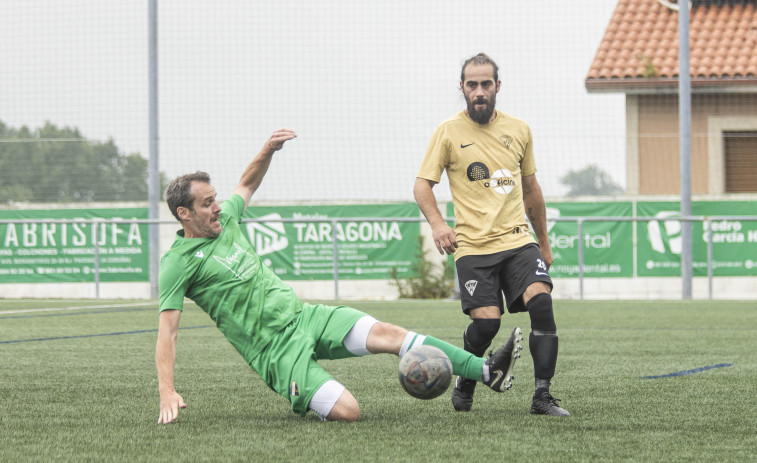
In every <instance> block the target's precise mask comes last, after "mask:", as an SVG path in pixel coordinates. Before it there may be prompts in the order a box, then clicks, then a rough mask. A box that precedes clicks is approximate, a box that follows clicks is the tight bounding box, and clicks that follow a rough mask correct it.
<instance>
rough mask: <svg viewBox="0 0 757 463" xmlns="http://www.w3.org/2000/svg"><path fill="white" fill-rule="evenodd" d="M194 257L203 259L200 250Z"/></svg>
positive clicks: (203, 255)
mask: <svg viewBox="0 0 757 463" xmlns="http://www.w3.org/2000/svg"><path fill="white" fill-rule="evenodd" d="M195 257H196V258H198V259H202V258H203V257H205V254H203V253H202V250H199V251H197V252H196V253H195Z"/></svg>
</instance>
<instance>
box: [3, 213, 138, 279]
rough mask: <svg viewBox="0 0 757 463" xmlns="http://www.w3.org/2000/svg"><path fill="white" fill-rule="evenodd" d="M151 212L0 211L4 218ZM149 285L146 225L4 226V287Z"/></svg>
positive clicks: (114, 216) (111, 216) (132, 216)
mask: <svg viewBox="0 0 757 463" xmlns="http://www.w3.org/2000/svg"><path fill="white" fill-rule="evenodd" d="M147 214H148V212H147V208H122V209H49V210H23V211H20V210H0V219H9V220H18V219H63V220H91V219H98V218H99V219H104V220H109V219H125V220H128V219H146V218H147ZM95 236H96V237H97V245H98V247H99V251H98V252H99V256H100V258H99V262H98V264H99V266H100V269H99V271H100V281H103V282H114V281H124V282H126V281H129V282H134V281H149V278H150V275H149V274H150V271H149V261H148V252H149V251H148V247H149V239H148V226H147V225H146V224H130V223H101V224H97V225H94V224H90V223H2V224H0V238H1V239H2V247H0V283H61V282H92V281H94V279H95V276H94V270H95V265H94V264H95V258H94V256H95V241H94V240H95V238H94V237H95Z"/></svg>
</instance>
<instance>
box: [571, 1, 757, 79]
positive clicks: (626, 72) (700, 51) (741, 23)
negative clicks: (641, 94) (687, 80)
mask: <svg viewBox="0 0 757 463" xmlns="http://www.w3.org/2000/svg"><path fill="white" fill-rule="evenodd" d="M690 19H691V22H690V25H689V38H690V58H689V60H690V65H691V74H692V76H693V77H695V78H697V77H698V78H704V79H706V80H707V83H710V84H711V83H713V82H718V81H729V80H733V78H740V79H742V81H743V80H744V79H746V81H747V82H746V83H747V84H750V85H757V9H756V8H755V2H754V1H749V0H742V1H739V0H721V1H713V0H709V1H708V0H694V1H693V7H692V9H691V12H690ZM677 77H678V13H677V12H675V11H673V10H671V9H669V8H667V7H665V6H664V5H662V4H661V3H660V2H659V1H658V0H618V4H617V6H616V7H615V11H614V13H613V15H612V17H611V18H610V22H609V25H608V26H607V30H606V31H605V35H604V38H603V39H602V42H601V43H600V45H599V47H598V50H597V53H596V55H595V56H594V60H593V62H592V63H591V66H590V68H589V72H588V74H587V77H586V85H587V87H590V86H591V85H592V84H596V83H600V82H599V81H603V80H612V81H615V82H617V84H618V85H620V86H623V85H625V84H627V83H629V82H632V81H639V79H650V78H655V79H658V80H660V79H662V80H665V79H668V80H670V79H677ZM742 83H744V82H742Z"/></svg>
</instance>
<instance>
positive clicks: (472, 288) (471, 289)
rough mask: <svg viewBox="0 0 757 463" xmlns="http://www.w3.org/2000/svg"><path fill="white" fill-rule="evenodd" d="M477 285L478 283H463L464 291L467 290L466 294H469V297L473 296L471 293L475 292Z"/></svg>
mask: <svg viewBox="0 0 757 463" xmlns="http://www.w3.org/2000/svg"><path fill="white" fill-rule="evenodd" d="M477 285H478V281H476V280H468V281H466V282H465V289H467V290H468V293H470V295H471V296H473V292H474V291H475V290H476V286H477Z"/></svg>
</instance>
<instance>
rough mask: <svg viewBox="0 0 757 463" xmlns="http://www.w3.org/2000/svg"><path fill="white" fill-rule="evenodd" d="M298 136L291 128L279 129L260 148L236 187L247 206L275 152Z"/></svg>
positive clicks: (235, 191)
mask: <svg viewBox="0 0 757 463" xmlns="http://www.w3.org/2000/svg"><path fill="white" fill-rule="evenodd" d="M296 136H297V134H296V133H294V132H293V131H291V130H289V129H279V130H277V131H275V132H273V134H272V135H271V137H270V138H269V139H268V140H267V141H266V142H265V144H264V145H263V148H261V149H260V152H259V153H258V155H257V156H255V158H254V159H253V160H252V162H250V164H249V165H248V166H247V168H245V170H244V172H243V173H242V178H240V179H239V185H237V187H236V188H235V189H234V194H238V195H239V196H241V197H242V199H244V207H245V208H246V207H247V205H248V204H249V203H250V198H252V195H253V193H255V191H256V190H257V189H258V187H259V186H260V183H261V182H262V181H263V177H265V174H266V172H268V166H270V165H271V159H273V153H275V152H276V151H278V150H280V149H281V148H282V147H283V146H284V142H286V141H288V140H291V139H292V138H295V137H296Z"/></svg>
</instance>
